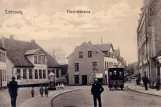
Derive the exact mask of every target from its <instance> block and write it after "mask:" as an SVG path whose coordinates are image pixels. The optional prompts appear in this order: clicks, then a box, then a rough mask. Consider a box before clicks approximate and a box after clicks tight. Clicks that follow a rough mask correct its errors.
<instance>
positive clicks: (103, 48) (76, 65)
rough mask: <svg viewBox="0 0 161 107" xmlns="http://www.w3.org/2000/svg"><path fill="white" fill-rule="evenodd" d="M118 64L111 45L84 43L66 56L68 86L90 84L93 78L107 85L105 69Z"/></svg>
mask: <svg viewBox="0 0 161 107" xmlns="http://www.w3.org/2000/svg"><path fill="white" fill-rule="evenodd" d="M114 64H118V61H117V59H116V58H115V56H114V49H113V45H112V44H97V45H93V44H91V42H88V43H87V42H84V43H82V44H81V45H80V46H77V47H76V48H75V49H74V51H73V52H72V53H71V54H70V55H69V56H68V76H69V84H70V85H76V84H83V85H86V84H92V82H93V78H94V76H96V77H97V78H98V79H99V81H102V82H103V83H104V84H106V83H107V77H108V76H107V73H106V71H107V69H108V68H109V67H110V66H113V65H114Z"/></svg>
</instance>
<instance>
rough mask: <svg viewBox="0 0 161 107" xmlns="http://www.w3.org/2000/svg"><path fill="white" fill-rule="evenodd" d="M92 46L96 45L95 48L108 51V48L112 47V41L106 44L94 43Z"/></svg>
mask: <svg viewBox="0 0 161 107" xmlns="http://www.w3.org/2000/svg"><path fill="white" fill-rule="evenodd" d="M93 46H94V47H96V48H97V49H99V50H100V51H110V49H111V48H112V49H113V46H112V43H108V44H96V45H93Z"/></svg>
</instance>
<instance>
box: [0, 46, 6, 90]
mask: <svg viewBox="0 0 161 107" xmlns="http://www.w3.org/2000/svg"><path fill="white" fill-rule="evenodd" d="M6 86H7V73H6V50H5V49H4V48H2V47H0V88H3V87H6Z"/></svg>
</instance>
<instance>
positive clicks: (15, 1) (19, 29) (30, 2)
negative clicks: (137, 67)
mask: <svg viewBox="0 0 161 107" xmlns="http://www.w3.org/2000/svg"><path fill="white" fill-rule="evenodd" d="M142 5H143V0H0V36H3V37H10V35H13V36H14V38H15V39H18V40H24V41H31V40H33V39H34V40H35V41H36V43H37V44H39V45H40V46H41V47H43V48H44V49H45V50H46V51H48V52H49V53H51V52H52V50H53V49H55V48H59V47H61V48H62V49H63V50H64V51H65V53H66V56H68V55H69V54H70V53H71V52H72V51H73V50H74V48H75V46H78V45H80V44H81V43H83V42H88V41H91V43H92V44H100V43H101V38H102V43H112V44H113V46H114V49H117V48H120V51H121V56H122V57H123V58H124V59H125V60H126V61H127V62H134V61H137V40H136V38H137V33H136V29H137V25H138V19H139V17H140V12H141V11H140V8H141V7H142ZM5 10H7V11H9V10H12V11H22V14H6V13H5ZM67 10H83V11H90V13H84V14H78V13H67Z"/></svg>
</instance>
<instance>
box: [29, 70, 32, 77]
mask: <svg viewBox="0 0 161 107" xmlns="http://www.w3.org/2000/svg"><path fill="white" fill-rule="evenodd" d="M29 79H32V69H29Z"/></svg>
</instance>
